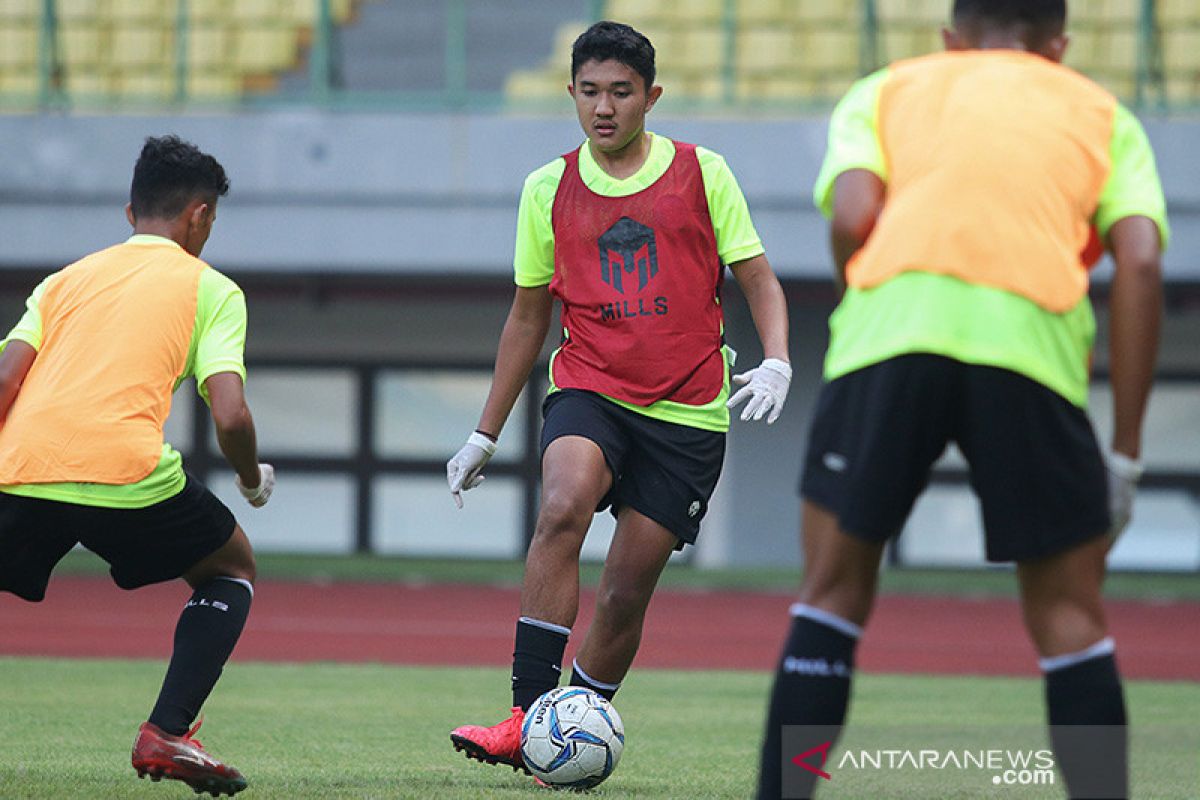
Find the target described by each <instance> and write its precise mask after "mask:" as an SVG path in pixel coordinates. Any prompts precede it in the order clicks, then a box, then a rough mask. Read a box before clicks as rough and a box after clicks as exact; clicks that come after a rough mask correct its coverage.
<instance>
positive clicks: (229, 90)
mask: <svg viewBox="0 0 1200 800" xmlns="http://www.w3.org/2000/svg"><path fill="white" fill-rule="evenodd" d="M187 90H188V98H189V99H193V100H201V101H204V100H222V99H224V100H229V99H233V98H236V97H238V96H239V95H241V93H242V79H241V76H239V75H237V74H236V73H234V72H230V71H228V70H220V71H214V72H202V71H193V72H191V73H189V74H188V82H187Z"/></svg>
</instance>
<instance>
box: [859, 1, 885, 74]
mask: <svg viewBox="0 0 1200 800" xmlns="http://www.w3.org/2000/svg"><path fill="white" fill-rule="evenodd" d="M860 31H861V33H860V34H859V36H860V38H859V40H858V71H859V73H860V74H861V75H869V74H870V73H872V72H874V71H875V70H877V69H879V66H880V64H879V14H878V12H877V10H876V8H875V0H862V26H861V28H860Z"/></svg>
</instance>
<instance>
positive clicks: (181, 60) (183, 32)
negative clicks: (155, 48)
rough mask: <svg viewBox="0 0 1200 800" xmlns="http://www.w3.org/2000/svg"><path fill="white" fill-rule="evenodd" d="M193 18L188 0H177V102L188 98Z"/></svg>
mask: <svg viewBox="0 0 1200 800" xmlns="http://www.w3.org/2000/svg"><path fill="white" fill-rule="evenodd" d="M190 28H191V20H190V19H189V14H188V2H187V0H177V2H176V5H175V102H176V103H179V104H181V105H182V104H183V103H184V102H185V101H186V100H187V96H188V88H187V79H188V33H189V31H190Z"/></svg>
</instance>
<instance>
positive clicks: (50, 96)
mask: <svg viewBox="0 0 1200 800" xmlns="http://www.w3.org/2000/svg"><path fill="white" fill-rule="evenodd" d="M56 5H57V3H56V2H55V0H42V18H41V25H39V26H38V27H39V31H38V104H39V105H40V106H41V107H42V108H49V107H50V105H51V104H52V103H53V101H54V99H55V96H56V95H57V94H58V87H57V86H56V85H55V84H56V80H55V78H56V76H57V75H58V71H59V62H58V9H57V8H56Z"/></svg>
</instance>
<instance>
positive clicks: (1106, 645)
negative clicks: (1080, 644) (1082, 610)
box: [1038, 636, 1117, 672]
mask: <svg viewBox="0 0 1200 800" xmlns="http://www.w3.org/2000/svg"><path fill="white" fill-rule="evenodd" d="M1116 650H1117V646H1116V643H1115V642H1113V638H1112V637H1111V636H1105V637H1104V638H1103V639H1101V640H1100V641H1098V642H1096V643H1095V644H1094V645H1092V646H1091V647H1085V648H1084V649H1083V650H1080V651H1079V652H1076V653H1067V654H1066V655H1061V656H1051V657H1050V658H1039V659H1038V666H1039V667H1041V668H1042V672H1054V671H1055V670H1059V669H1066V668H1067V667H1073V666H1075V665H1076V664H1082V663H1083V662H1084V661H1091V660H1092V659H1093V658H1102V657H1104V656H1111V655H1112V654H1113V653H1115V652H1116Z"/></svg>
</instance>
